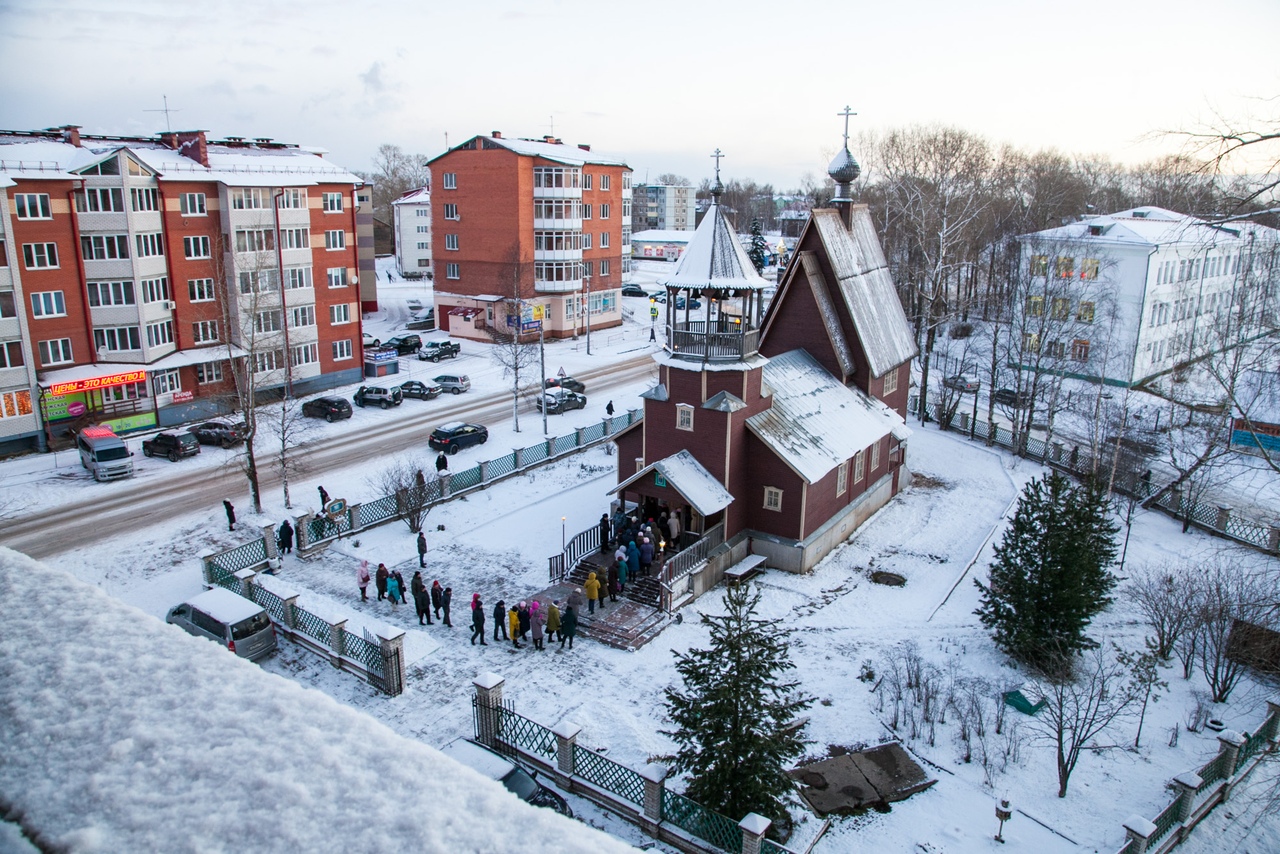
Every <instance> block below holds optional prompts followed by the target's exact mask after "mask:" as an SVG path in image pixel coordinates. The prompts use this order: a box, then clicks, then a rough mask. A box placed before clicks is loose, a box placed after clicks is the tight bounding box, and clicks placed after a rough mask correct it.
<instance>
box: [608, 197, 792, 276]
mask: <svg viewBox="0 0 1280 854" xmlns="http://www.w3.org/2000/svg"><path fill="white" fill-rule="evenodd" d="M634 239H635V235H632V240H634ZM663 285H665V286H666V287H668V288H678V289H683V288H690V289H691V290H692V291H693V292H697V291H700V290H702V289H703V288H716V289H732V290H763V289H765V288H767V287H769V283H768V282H767V281H765V280H764V279H763V278H761V277H760V274H759V273H757V272H756V268H755V267H754V266H753V265H752V263H751V259H750V258H748V257H747V250H745V249H743V248H742V243H741V242H740V241H739V240H738V235H737V234H735V233H734V230H733V227H732V226H731V225H729V221H728V220H726V219H725V218H724V213H723V212H722V211H721V210H720V206H719V205H712V206H711V210H709V211H707V215H706V216H704V217H703V218H702V224H701V225H699V226H698V230H697V231H695V232H694V233H693V239H692V240H690V241H689V245H688V246H687V247H686V248H685V250H684V254H683V255H681V256H680V261H679V262H678V263H677V264H676V270H675V273H673V274H672V276H671V278H670V279H668V280H667V281H666V282H663Z"/></svg>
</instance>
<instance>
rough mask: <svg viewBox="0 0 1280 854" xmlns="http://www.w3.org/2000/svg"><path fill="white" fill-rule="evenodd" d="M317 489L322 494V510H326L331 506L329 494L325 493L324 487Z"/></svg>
mask: <svg viewBox="0 0 1280 854" xmlns="http://www.w3.org/2000/svg"><path fill="white" fill-rule="evenodd" d="M316 489H317V490H318V491H319V492H320V509H321V510H324V508H326V507H328V506H329V493H328V492H326V491H325V489H324V487H323V486H317V487H316Z"/></svg>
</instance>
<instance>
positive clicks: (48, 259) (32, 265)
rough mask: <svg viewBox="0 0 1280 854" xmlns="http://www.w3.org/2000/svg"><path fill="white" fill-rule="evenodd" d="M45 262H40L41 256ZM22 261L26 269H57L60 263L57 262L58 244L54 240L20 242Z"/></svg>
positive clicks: (59, 267)
mask: <svg viewBox="0 0 1280 854" xmlns="http://www.w3.org/2000/svg"><path fill="white" fill-rule="evenodd" d="M42 257H43V260H44V262H45V263H43V264H42V263H40V261H41V258H42ZM22 262H23V267H25V268H26V269H27V270H58V269H61V266H62V265H61V264H59V263H58V244H57V243H55V242H52V241H50V242H47V243H24V244H22Z"/></svg>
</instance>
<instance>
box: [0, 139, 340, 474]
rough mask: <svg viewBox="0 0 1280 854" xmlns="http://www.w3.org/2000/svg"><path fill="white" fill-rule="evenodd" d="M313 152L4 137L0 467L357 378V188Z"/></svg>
mask: <svg viewBox="0 0 1280 854" xmlns="http://www.w3.org/2000/svg"><path fill="white" fill-rule="evenodd" d="M321 155H322V150H320V149H314V148H301V147H299V146H296V145H286V144H283V143H278V142H273V141H271V140H269V139H254V140H246V139H243V138H241V137H231V138H228V139H226V140H222V141H216V142H211V141H209V140H208V139H207V138H206V135H205V132H204V131H191V132H175V133H164V134H160V135H158V136H156V137H114V136H113V137H108V136H92V135H89V134H81V133H80V130H79V128H77V127H75V126H66V127H62V128H55V129H50V130H43V131H0V192H2V193H3V194H4V215H3V216H2V217H0V452H2V451H17V450H23V449H27V448H36V447H38V448H45V447H47V446H48V444H49V442H50V441H51V440H52V441H54V442H55V443H56V442H57V441H58V440H60V439H61V438H63V437H64V436H65V435H66V434H67V431H68V429H70V428H73V427H77V426H80V425H83V424H85V423H89V422H93V423H102V424H107V425H110V426H112V427H113V428H115V429H116V430H117V432H120V431H126V430H136V429H143V428H147V427H155V426H169V425H174V424H179V423H182V422H185V421H190V420H194V419H198V418H203V417H207V416H209V415H213V414H216V413H217V412H219V411H225V410H226V409H227V408H228V407H229V399H228V392H229V391H230V390H231V385H232V374H231V370H230V367H231V360H244V364H245V365H246V366H248V365H252V367H253V373H254V375H255V380H256V382H255V385H256V386H257V388H259V389H268V390H270V389H280V388H281V387H285V386H288V387H289V388H290V389H291V390H292V392H293V393H294V394H300V393H306V392H307V391H311V390H315V389H318V388H323V387H331V386H333V385H335V384H340V383H344V382H354V381H356V380H358V379H359V378H360V377H361V375H362V372H363V366H362V358H361V354H362V349H361V346H360V341H361V328H360V296H359V293H358V290H359V289H358V284H359V278H360V276H359V273H360V267H359V263H358V261H357V238H356V233H357V208H358V202H357V197H356V192H357V188H358V187H359V186H360V183H361V182H360V179H359V178H358V177H357V176H355V175H353V174H352V173H351V172H349V171H347V170H346V169H344V168H342V167H340V166H337V165H334V164H332V163H330V162H328V161H326V160H325V159H324V158H323V157H322V156H321Z"/></svg>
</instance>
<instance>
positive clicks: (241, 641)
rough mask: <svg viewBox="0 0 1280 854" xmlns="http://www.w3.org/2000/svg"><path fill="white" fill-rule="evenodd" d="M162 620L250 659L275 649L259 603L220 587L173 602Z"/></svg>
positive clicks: (268, 621)
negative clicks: (178, 603) (180, 601)
mask: <svg viewBox="0 0 1280 854" xmlns="http://www.w3.org/2000/svg"><path fill="white" fill-rule="evenodd" d="M164 621H165V622H166V623H171V624H173V625H175V626H177V627H178V628H180V629H182V630H183V631H185V632H186V633H187V634H191V635H195V636H196V637H198V638H208V639H209V640H211V641H214V642H215V643H219V644H221V645H222V646H225V647H226V648H227V649H229V650H231V651H232V652H234V653H235V654H236V655H238V656H240V657H241V658H247V659H249V660H250V661H254V660H257V659H259V658H262V657H263V656H264V655H268V654H269V653H272V652H274V651H275V649H276V628H275V626H273V625H272V624H271V617H269V616H268V615H267V612H266V611H265V610H263V608H262V606H261V605H259V604H257V603H255V602H250V601H249V600H248V599H246V598H244V597H243V596H237V595H236V594H235V593H232V592H231V591H230V590H223V589H222V588H221V587H215V588H213V589H212V590H206V591H205V592H203V593H201V594H199V595H197V596H193V597H191V598H190V599H188V600H187V601H185V602H183V603H182V604H181V605H175V606H174V607H172V608H170V609H169V613H168V614H167V615H166V616H165V618H164Z"/></svg>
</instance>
